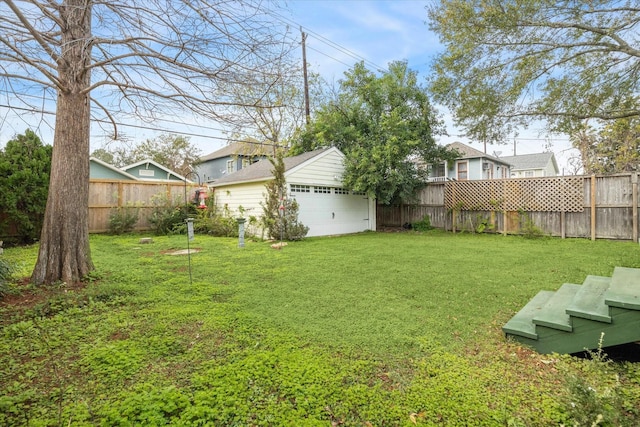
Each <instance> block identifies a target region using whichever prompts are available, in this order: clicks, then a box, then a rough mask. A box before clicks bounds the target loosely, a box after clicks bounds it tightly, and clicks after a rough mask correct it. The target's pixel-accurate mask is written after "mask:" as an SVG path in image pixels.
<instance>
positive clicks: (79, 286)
mask: <svg viewBox="0 0 640 427" xmlns="http://www.w3.org/2000/svg"><path fill="white" fill-rule="evenodd" d="M86 287H87V284H86V283H83V282H77V283H74V284H71V285H67V284H64V285H51V286H45V285H43V286H39V287H36V286H33V285H32V284H31V283H30V282H29V278H28V277H26V278H23V279H21V280H20V281H19V282H18V283H17V285H16V290H15V291H16V292H15V293H12V294H10V295H5V296H4V297H2V299H0V312H2V311H5V310H6V312H8V313H11V315H12V316H2V315H0V319H4V318H5V317H15V316H18V317H19V316H21V315H22V313H24V312H25V311H27V310H30V309H32V308H34V307H36V306H38V305H42V304H45V303H46V302H47V301H48V300H50V299H51V298H54V297H56V296H58V295H65V294H69V293H75V292H78V291H81V290H83V289H84V288H86ZM0 323H2V322H0Z"/></svg>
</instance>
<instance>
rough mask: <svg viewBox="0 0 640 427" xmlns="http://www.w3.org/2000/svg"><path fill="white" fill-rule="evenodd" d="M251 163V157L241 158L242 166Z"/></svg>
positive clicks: (244, 166)
mask: <svg viewBox="0 0 640 427" xmlns="http://www.w3.org/2000/svg"><path fill="white" fill-rule="evenodd" d="M250 164H251V159H248V158H246V157H243V158H242V168H246V167H247V166H249V165H250Z"/></svg>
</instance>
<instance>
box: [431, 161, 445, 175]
mask: <svg viewBox="0 0 640 427" xmlns="http://www.w3.org/2000/svg"><path fill="white" fill-rule="evenodd" d="M431 176H432V177H441V176H446V173H445V170H444V163H438V164H436V165H431Z"/></svg>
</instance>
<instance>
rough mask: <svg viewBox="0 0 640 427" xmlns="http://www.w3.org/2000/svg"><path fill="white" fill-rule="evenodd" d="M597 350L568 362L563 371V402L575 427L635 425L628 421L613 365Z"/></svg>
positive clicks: (621, 389) (600, 349) (615, 368)
mask: <svg viewBox="0 0 640 427" xmlns="http://www.w3.org/2000/svg"><path fill="white" fill-rule="evenodd" d="M602 335H604V334H602ZM601 346H602V336H601V338H600V348H599V349H598V350H596V351H593V352H589V354H588V356H589V358H588V359H587V360H578V361H575V360H568V366H565V367H564V371H565V372H564V375H565V380H566V389H567V395H566V400H565V402H564V404H565V407H566V411H567V414H568V416H569V419H570V420H571V421H573V423H574V425H580V426H583V425H584V426H588V425H612V426H613V425H615V426H624V425H629V426H630V425H636V424H635V423H634V422H632V420H631V419H630V418H627V414H628V410H627V408H626V406H628V405H627V403H626V402H625V399H624V389H625V386H624V384H623V382H622V381H621V377H620V375H619V373H618V372H617V370H618V369H617V367H616V366H615V364H614V363H613V362H612V361H611V360H609V359H607V356H606V354H605V353H604V352H603V351H602V347H601Z"/></svg>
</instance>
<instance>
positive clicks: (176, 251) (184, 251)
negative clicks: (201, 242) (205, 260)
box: [160, 248, 202, 256]
mask: <svg viewBox="0 0 640 427" xmlns="http://www.w3.org/2000/svg"><path fill="white" fill-rule="evenodd" d="M200 251H202V248H189V249H169V250H166V251H161V252H160V253H161V254H162V255H173V256H177V255H188V254H197V253H198V252H200Z"/></svg>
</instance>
